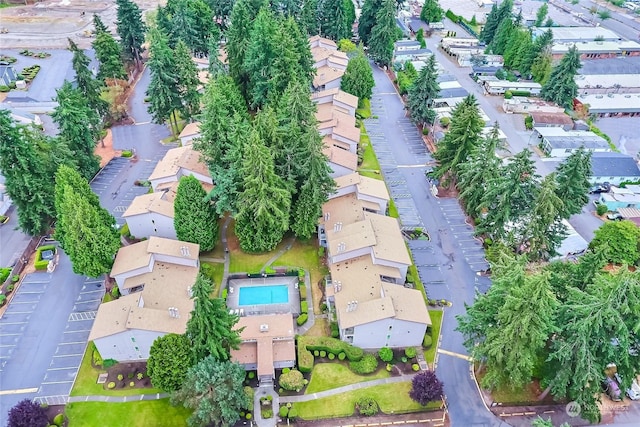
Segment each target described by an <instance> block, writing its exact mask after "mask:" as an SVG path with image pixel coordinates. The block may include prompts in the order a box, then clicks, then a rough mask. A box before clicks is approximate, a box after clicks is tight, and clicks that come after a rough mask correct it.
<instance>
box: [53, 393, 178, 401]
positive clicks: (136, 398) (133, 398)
mask: <svg viewBox="0 0 640 427" xmlns="http://www.w3.org/2000/svg"><path fill="white" fill-rule="evenodd" d="M169 396H170V394H169V393H153V394H134V395H132V396H71V397H68V398H67V401H66V403H73V402H108V403H125V402H140V401H143V400H158V399H165V398H167V397H169Z"/></svg>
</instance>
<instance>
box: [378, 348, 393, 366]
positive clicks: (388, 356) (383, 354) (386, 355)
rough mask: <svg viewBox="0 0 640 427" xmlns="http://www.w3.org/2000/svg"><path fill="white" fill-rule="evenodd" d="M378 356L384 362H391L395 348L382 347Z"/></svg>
mask: <svg viewBox="0 0 640 427" xmlns="http://www.w3.org/2000/svg"><path fill="white" fill-rule="evenodd" d="M378 357H380V360H382V361H383V362H391V361H392V360H393V350H391V349H390V348H389V347H382V348H381V349H380V350H378Z"/></svg>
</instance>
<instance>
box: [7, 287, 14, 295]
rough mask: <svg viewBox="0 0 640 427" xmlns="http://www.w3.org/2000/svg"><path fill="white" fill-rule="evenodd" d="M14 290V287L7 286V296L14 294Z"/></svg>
mask: <svg viewBox="0 0 640 427" xmlns="http://www.w3.org/2000/svg"><path fill="white" fill-rule="evenodd" d="M13 289H14V286H13V285H7V295H8V294H10V293H11V292H13Z"/></svg>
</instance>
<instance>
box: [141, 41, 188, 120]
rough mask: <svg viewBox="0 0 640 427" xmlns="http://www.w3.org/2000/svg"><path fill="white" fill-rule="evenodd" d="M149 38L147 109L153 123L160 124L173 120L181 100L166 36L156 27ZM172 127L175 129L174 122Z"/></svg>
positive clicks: (171, 53)
mask: <svg viewBox="0 0 640 427" xmlns="http://www.w3.org/2000/svg"><path fill="white" fill-rule="evenodd" d="M149 39H150V48H149V56H150V58H149V69H150V70H151V81H150V82H149V87H148V88H147V96H149V98H150V101H149V106H148V107H147V109H148V111H149V113H150V114H151V116H152V117H153V121H154V122H155V123H159V124H161V123H164V122H165V121H167V120H169V119H170V118H173V119H174V122H175V115H174V113H175V111H176V110H178V109H180V108H181V107H182V101H181V99H180V87H179V82H178V70H177V69H176V67H175V62H174V55H173V52H172V51H171V49H170V48H169V43H168V40H167V37H166V36H165V35H164V34H162V33H161V32H160V31H159V30H158V29H153V30H152V31H151V32H150V34H149ZM172 129H176V126H175V123H174V124H173V125H172ZM174 132H175V131H174Z"/></svg>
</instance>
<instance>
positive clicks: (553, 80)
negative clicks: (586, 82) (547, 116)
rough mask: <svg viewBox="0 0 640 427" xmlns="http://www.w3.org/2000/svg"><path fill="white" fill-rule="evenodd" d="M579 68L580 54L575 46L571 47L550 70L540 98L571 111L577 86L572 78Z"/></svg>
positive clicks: (576, 93)
mask: <svg viewBox="0 0 640 427" xmlns="http://www.w3.org/2000/svg"><path fill="white" fill-rule="evenodd" d="M581 66H582V65H581V64H580V53H579V52H578V49H577V48H576V46H575V45H574V46H571V47H570V48H569V51H568V52H567V53H566V54H565V55H564V56H563V57H562V59H561V60H560V63H558V65H556V66H554V67H553V68H552V70H551V74H550V75H549V80H548V81H547V83H546V84H545V85H544V86H542V91H541V92H540V96H541V97H542V98H543V99H545V100H547V101H552V102H555V103H556V104H558V105H561V106H563V107H565V108H568V109H572V108H573V99H574V98H575V97H576V96H577V95H578V85H577V83H576V82H575V80H574V77H575V75H576V74H577V73H578V70H579V69H580V67H581Z"/></svg>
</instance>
